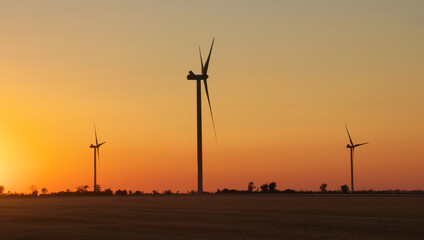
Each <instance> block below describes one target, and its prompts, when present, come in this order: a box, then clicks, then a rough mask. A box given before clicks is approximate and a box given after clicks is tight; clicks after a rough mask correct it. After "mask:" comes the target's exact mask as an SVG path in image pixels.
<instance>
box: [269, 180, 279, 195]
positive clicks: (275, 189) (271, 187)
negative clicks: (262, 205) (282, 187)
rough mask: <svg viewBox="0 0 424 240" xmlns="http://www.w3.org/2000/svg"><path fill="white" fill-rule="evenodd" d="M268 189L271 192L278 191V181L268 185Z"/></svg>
mask: <svg viewBox="0 0 424 240" xmlns="http://www.w3.org/2000/svg"><path fill="white" fill-rule="evenodd" d="M268 190H269V192H271V193H273V192H276V191H277V183H276V182H271V183H270V184H269V185H268Z"/></svg>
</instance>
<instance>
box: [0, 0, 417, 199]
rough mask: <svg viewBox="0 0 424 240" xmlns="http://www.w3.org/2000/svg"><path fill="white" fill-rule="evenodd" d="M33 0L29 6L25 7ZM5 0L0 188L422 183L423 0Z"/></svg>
mask: <svg viewBox="0 0 424 240" xmlns="http://www.w3.org/2000/svg"><path fill="white" fill-rule="evenodd" d="M22 2H24V3H25V4H22ZM407 3H408V4H405V2H404V1H389V0H384V1H354V2H351V1H265V2H263V1H214V2H213V3H212V2H211V3H206V2H203V1H194V0H193V1H119V2H118V1H2V2H0V32H1V38H0V111H1V114H0V185H4V186H5V188H6V191H11V192H14V191H17V192H29V191H30V190H29V189H28V187H29V186H30V185H36V186H38V187H39V188H41V187H45V188H47V189H48V190H49V191H61V190H66V189H71V190H75V188H76V187H77V186H80V185H83V184H88V185H90V186H92V185H91V184H92V180H93V152H92V149H90V148H89V146H90V144H93V143H95V138H94V124H96V127H97V136H98V138H99V142H103V141H106V144H105V145H104V146H102V148H101V149H100V166H98V167H99V169H98V177H97V179H98V184H99V185H101V186H102V188H112V189H114V190H115V189H133V190H143V191H145V192H151V191H152V190H158V191H162V190H165V189H171V190H172V191H178V190H179V191H181V192H186V191H188V190H192V189H196V186H197V185H196V184H197V182H196V176H197V170H196V169H197V168H196V101H195V98H196V92H195V90H196V86H195V84H194V82H192V81H187V79H186V76H187V74H188V71H189V70H193V71H194V72H195V73H199V72H200V71H201V66H200V63H199V52H198V47H199V46H200V48H201V49H202V53H203V54H204V55H203V57H204V58H205V56H206V55H207V52H208V50H209V47H210V44H211V41H212V39H213V37H215V45H214V50H213V51H214V52H213V56H212V58H211V62H210V66H209V72H208V74H209V75H210V76H209V79H208V84H209V94H210V98H211V104H212V108H213V114H214V120H215V125H216V132H217V143H216V142H215V137H214V133H213V128H212V121H211V118H210V115H209V112H207V111H208V105H207V101H206V95H205V93H204V92H202V94H203V110H204V111H203V165H204V173H203V178H204V180H203V181H204V189H205V191H216V189H217V188H224V187H228V188H236V189H245V188H246V187H247V183H248V182H250V181H254V182H255V183H257V185H259V184H261V183H266V182H271V181H275V182H277V183H278V188H279V189H286V188H291V189H296V190H316V191H318V189H319V186H320V185H321V184H322V183H327V184H328V189H330V190H331V189H340V185H343V184H349V183H350V159H349V150H348V149H346V144H348V143H349V139H348V137H347V134H346V130H345V126H344V125H345V124H346V125H347V126H348V127H349V131H350V134H351V136H352V139H353V140H354V141H355V142H370V143H369V144H368V145H366V146H364V147H361V148H359V149H357V150H356V151H355V162H354V167H355V188H356V189H358V190H361V189H374V190H384V189H404V190H414V189H423V185H422V183H423V181H424V175H423V174H422V170H423V169H424V157H423V152H422V150H423V139H424V124H423V123H424V110H423V109H424V94H423V92H424V81H423V79H424V68H423V67H422V65H423V62H424V45H423V42H424V1H412V0H411V1H407Z"/></svg>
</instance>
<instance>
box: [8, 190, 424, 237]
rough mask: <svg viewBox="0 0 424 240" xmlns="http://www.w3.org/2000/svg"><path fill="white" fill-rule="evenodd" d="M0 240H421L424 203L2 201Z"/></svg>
mask: <svg viewBox="0 0 424 240" xmlns="http://www.w3.org/2000/svg"><path fill="white" fill-rule="evenodd" d="M0 239H2V240H3V239H343V240H346V239H424V196H423V195H266V196H264V195H206V196H175V195H173V196H142V197H62V198H61V197H55V198H31V199H10V198H0Z"/></svg>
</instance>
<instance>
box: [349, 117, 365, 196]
mask: <svg viewBox="0 0 424 240" xmlns="http://www.w3.org/2000/svg"><path fill="white" fill-rule="evenodd" d="M345 128H346V131H347V135H348V136H349V141H350V144H347V145H346V148H350V182H351V187H352V192H354V191H355V189H354V188H353V152H354V151H355V148H356V147H359V146H361V145H365V144H368V142H365V143H359V144H353V141H352V138H351V137H350V134H349V130H347V126H346V124H345Z"/></svg>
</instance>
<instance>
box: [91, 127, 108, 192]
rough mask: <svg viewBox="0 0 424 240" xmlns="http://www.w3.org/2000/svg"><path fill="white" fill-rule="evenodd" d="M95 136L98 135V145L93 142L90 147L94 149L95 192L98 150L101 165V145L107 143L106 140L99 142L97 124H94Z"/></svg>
mask: <svg viewBox="0 0 424 240" xmlns="http://www.w3.org/2000/svg"><path fill="white" fill-rule="evenodd" d="M94 136H95V137H96V145H93V144H91V145H90V148H93V149H94V188H93V192H95V191H97V190H98V188H97V166H96V152H97V157H98V159H99V166H100V149H99V148H100V146H102V145H103V144H105V143H106V142H102V143H100V144H99V142H98V141H97V131H96V124H94Z"/></svg>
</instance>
